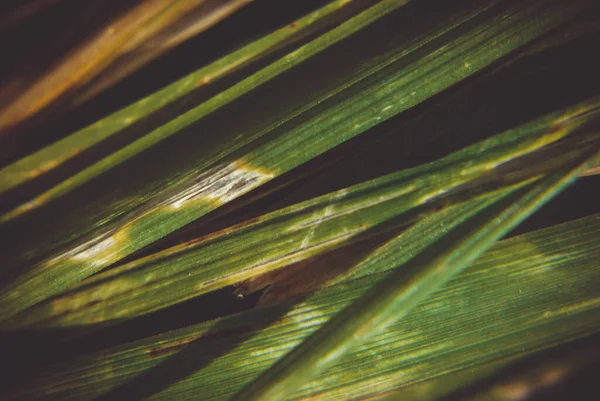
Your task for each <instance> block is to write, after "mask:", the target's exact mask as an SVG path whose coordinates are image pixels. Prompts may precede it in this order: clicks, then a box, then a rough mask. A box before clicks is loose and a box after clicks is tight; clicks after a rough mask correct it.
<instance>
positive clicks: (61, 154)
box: [0, 0, 349, 194]
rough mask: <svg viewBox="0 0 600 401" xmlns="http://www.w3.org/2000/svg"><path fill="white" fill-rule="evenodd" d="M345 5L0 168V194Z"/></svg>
mask: <svg viewBox="0 0 600 401" xmlns="http://www.w3.org/2000/svg"><path fill="white" fill-rule="evenodd" d="M348 4H349V2H348V1H345V0H336V1H332V2H330V3H329V4H327V5H326V6H324V7H322V8H320V9H318V10H316V11H314V12H312V13H310V14H308V15H306V16H305V17H302V18H300V19H298V20H296V21H293V22H292V23H291V24H290V26H286V27H284V28H281V29H278V30H276V31H274V32H273V33H271V34H269V35H267V36H265V37H263V38H261V39H258V40H256V41H254V42H252V43H250V44H248V45H246V46H244V47H242V48H241V49H239V50H236V51H234V52H233V53H231V54H228V55H226V56H224V57H222V58H221V59H219V60H216V61H214V62H212V63H210V64H209V65H207V66H205V67H202V68H200V69H199V70H198V71H195V72H193V73H191V74H189V75H188V76H186V77H184V78H181V79H180V80H178V81H177V82H174V83H173V84H171V85H169V86H167V87H165V88H163V89H161V90H159V91H158V92H156V93H154V94H152V95H150V96H147V97H145V98H144V99H141V100H139V101H137V102H135V103H133V104H132V105H130V106H128V107H125V108H123V109H121V110H119V111H117V112H116V113H113V114H111V115H110V116H108V117H105V118H103V119H101V120H99V121H97V122H96V123H94V124H92V125H90V126H88V127H86V128H83V129H81V130H79V131H77V132H75V133H73V134H71V135H69V136H67V137H65V138H63V139H61V140H59V141H57V142H54V143H53V144H51V145H50V146H47V147H45V148H43V149H41V150H39V151H37V152H35V153H33V154H31V155H29V156H26V157H24V158H22V159H20V160H18V161H16V162H14V163H12V164H10V165H8V166H6V167H3V168H2V169H0V194H1V193H3V192H5V191H8V190H10V189H12V188H14V187H17V186H19V185H23V184H24V183H26V182H28V181H30V180H32V179H34V178H37V177H39V176H40V175H42V174H45V173H47V172H49V171H52V170H54V169H56V168H58V167H60V166H61V165H62V164H64V163H65V162H67V161H68V160H70V159H71V158H73V157H74V156H76V155H77V154H79V153H81V152H83V151H85V150H86V149H88V148H91V147H92V146H94V145H96V144H98V143H99V142H101V141H103V140H105V139H107V138H109V137H111V136H112V135H118V134H120V133H122V131H123V130H124V129H125V128H127V127H129V126H131V125H133V124H135V123H136V122H137V121H140V120H141V119H143V118H145V117H147V116H149V115H150V114H151V113H153V112H155V111H156V110H159V109H161V108H163V107H165V106H166V105H168V104H169V103H172V102H174V101H176V100H177V99H180V98H182V97H183V96H185V95H186V94H188V93H190V92H191V91H193V90H195V89H197V88H198V87H199V86H202V85H206V84H209V83H214V82H215V81H217V80H219V79H220V78H222V77H224V76H226V75H227V74H229V73H231V72H232V71H235V70H236V69H238V68H240V67H242V66H245V65H248V64H249V63H250V62H252V61H256V60H258V59H260V58H261V57H264V56H265V55H267V54H269V53H270V52H271V51H272V50H273V49H276V48H277V47H279V46H281V45H282V44H284V43H289V42H290V41H295V40H298V39H299V37H302V36H304V35H305V34H306V33H305V32H303V31H306V30H307V29H309V28H310V27H311V26H313V25H318V24H319V23H321V22H322V21H323V20H326V19H327V18H329V17H331V15H332V14H334V13H336V12H339V11H340V10H341V9H343V8H345V7H347V5H348Z"/></svg>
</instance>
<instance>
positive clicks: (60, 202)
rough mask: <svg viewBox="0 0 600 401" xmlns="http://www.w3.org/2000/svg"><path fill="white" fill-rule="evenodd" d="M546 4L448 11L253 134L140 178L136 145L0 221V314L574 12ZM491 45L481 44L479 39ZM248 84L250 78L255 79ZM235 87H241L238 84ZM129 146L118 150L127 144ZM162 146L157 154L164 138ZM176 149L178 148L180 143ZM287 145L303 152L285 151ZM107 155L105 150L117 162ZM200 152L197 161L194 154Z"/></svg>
mask: <svg viewBox="0 0 600 401" xmlns="http://www.w3.org/2000/svg"><path fill="white" fill-rule="evenodd" d="M384 3H385V2H383V3H381V4H379V7H382V8H378V9H377V10H379V11H377V10H375V11H376V12H375V11H372V10H371V11H370V12H371V14H369V12H367V11H366V12H365V13H367V14H365V13H363V14H360V15H359V16H357V17H356V18H359V17H360V18H359V20H358V21H359V22H355V23H357V24H358V26H362V25H361V24H363V23H365V21H368V18H367V17H369V18H375V17H377V16H380V15H381V13H384V11H385V10H387V8H386V7H388V8H389V7H392V5H388V6H385V5H384ZM550 3H551V4H554V3H552V2H550ZM385 4H387V3H385ZM555 6H556V7H552V6H549V4H547V2H539V1H532V2H526V3H519V4H503V3H499V4H496V2H484V3H482V5H479V7H478V8H477V9H475V10H473V9H472V8H469V7H466V9H468V10H469V11H468V12H466V11H465V10H464V9H461V10H458V11H457V15H456V17H457V21H453V23H452V24H451V25H447V24H446V26H444V27H442V28H439V27H438V28H437V30H436V31H435V33H431V34H430V36H426V37H417V38H416V39H414V40H413V41H412V42H410V41H409V44H410V46H408V47H407V48H401V49H395V50H394V51H390V52H389V53H388V54H387V55H386V56H385V57H383V58H380V59H379V60H378V64H377V65H376V67H373V68H367V69H366V70H363V71H362V72H361V73H360V74H358V75H357V76H354V77H353V78H352V79H351V80H350V81H347V82H345V83H344V84H343V85H341V86H337V87H335V88H333V89H332V90H330V91H328V92H326V94H325V95H321V96H319V97H317V98H316V99H315V100H314V101H313V102H311V103H309V104H308V105H307V106H306V105H305V106H304V107H303V108H302V109H301V110H300V111H297V110H296V111H294V112H293V113H291V114H287V115H285V116H284V117H283V118H282V119H278V120H276V122H275V123H269V124H267V127H268V128H267V129H265V130H260V131H257V132H254V133H252V134H249V135H247V136H244V135H242V136H240V135H237V136H236V137H235V140H232V141H224V142H223V143H219V144H218V145H217V146H216V147H215V148H212V149H210V150H208V151H205V152H200V153H197V151H196V150H195V149H197V148H195V147H194V148H190V147H189V146H188V149H194V152H193V153H194V154H193V155H191V154H189V153H188V158H187V160H184V161H181V163H180V160H179V159H186V157H182V156H181V155H179V154H178V155H177V160H176V161H169V163H175V165H173V164H166V165H165V166H163V167H164V168H163V169H162V170H161V171H160V174H158V175H153V174H147V173H142V171H143V170H141V169H140V168H146V166H147V165H148V164H147V162H148V161H150V160H155V159H156V157H158V154H156V153H155V152H156V151H157V150H156V149H155V151H154V152H152V149H149V151H151V152H149V153H148V152H144V155H139V156H140V157H137V158H135V160H131V161H130V162H131V163H128V164H127V166H121V167H120V168H117V169H116V170H115V171H112V172H110V174H108V175H106V176H105V177H99V181H98V180H92V181H90V182H88V183H86V186H87V190H88V191H84V190H83V189H82V190H81V191H73V193H70V194H67V195H69V196H63V197H61V198H58V199H55V200H54V201H53V202H50V203H49V204H45V206H44V207H40V208H39V209H38V210H35V211H30V212H28V213H26V214H25V215H24V216H21V218H19V219H17V221H16V222H15V224H18V226H20V227H27V226H28V225H29V224H35V225H36V226H37V229H36V230H35V231H33V232H32V231H28V232H27V233H26V236H27V241H24V238H23V235H20V233H19V231H18V230H14V229H13V226H11V225H10V224H7V227H5V228H4V229H5V230H6V232H11V236H9V240H8V241H6V243H5V244H3V245H4V246H5V247H4V249H6V253H7V254H8V255H13V259H10V258H9V266H11V267H14V269H15V270H16V269H18V271H19V272H22V275H21V276H20V277H19V278H17V280H16V281H14V282H13V283H11V284H10V285H9V286H8V287H6V288H5V289H4V291H3V294H2V295H0V298H1V300H0V304H1V309H2V316H4V317H7V316H9V315H13V314H15V313H17V312H19V311H21V310H24V309H26V308H27V307H29V306H31V305H33V304H35V303H37V302H39V301H41V300H43V299H46V298H48V297H49V296H51V295H53V294H55V293H57V292H59V291H61V290H64V289H66V288H68V287H69V286H71V285H72V284H74V283H76V282H78V281H79V280H81V279H83V278H85V277H87V276H89V275H91V274H93V273H95V272H97V271H99V270H101V269H102V268H104V267H106V266H108V265H110V264H111V263H114V262H116V261H118V260H120V259H121V258H123V257H125V256H127V255H129V254H131V253H132V252H134V251H135V250H137V249H139V248H141V247H143V246H145V245H147V244H150V243H152V242H153V241H155V240H156V239H158V238H160V237H162V236H164V235H166V234H168V233H170V232H172V231H174V230H176V229H177V228H179V227H181V226H183V225H185V224H187V223H189V222H190V221H192V220H194V219H196V218H198V217H200V216H202V215H204V214H206V213H207V212H209V211H211V210H213V209H215V208H216V207H218V206H220V205H222V204H224V203H226V202H228V201H230V200H232V199H234V198H236V197H238V196H240V195H242V194H244V193H246V192H248V191H249V190H251V189H253V188H255V187H257V186H259V185H261V184H262V183H264V182H266V181H268V180H270V179H272V178H273V177H275V176H278V175H280V174H282V173H283V172H285V171H288V170H290V169H292V168H294V167H295V166H297V165H298V164H300V163H303V162H305V161H306V160H308V159H310V158H312V157H314V156H316V155H318V154H320V153H323V152H324V151H326V150H328V149H330V148H331V147H334V146H336V145H338V144H339V143H341V142H343V141H345V140H347V139H349V138H351V137H353V136H356V135H358V134H360V133H362V132H364V131H365V130H367V129H368V128H371V127H373V126H374V125H376V124H378V123H380V122H381V121H384V120H386V119H388V118H390V117H391V116H393V115H395V114H397V113H399V112H401V111H404V110H406V109H408V108H410V107H411V106H413V105H415V104H417V103H419V102H421V101H423V100H424V99H426V98H428V97H430V96H432V95H433V94H435V93H438V92H440V91H441V90H443V89H445V88H447V87H449V86H450V85H452V84H454V83H456V82H458V81H460V80H461V79H463V78H465V77H467V76H470V75H472V74H473V73H474V72H476V71H477V70H479V69H481V68H483V67H485V66H486V65H489V64H490V63H492V62H493V61H495V60H498V59H499V58H500V57H502V56H503V55H505V54H507V53H509V52H510V51H512V50H514V49H516V48H518V47H519V46H522V45H524V44H526V43H528V42H529V41H531V40H533V39H534V38H536V37H538V36H540V35H543V34H544V33H545V32H548V31H549V30H550V29H552V28H553V27H556V26H558V25H559V24H561V23H563V22H565V21H568V20H569V19H570V18H572V17H573V16H574V15H576V14H577V13H578V12H581V11H582V9H581V7H579V6H576V7H575V6H574V7H571V8H570V7H567V8H565V7H559V6H558V5H555ZM365 15H366V16H367V17H365ZM507 15H510V17H511V18H507ZM361 16H362V17H361ZM459 17H460V18H459ZM361 18H363V19H365V20H364V21H363V20H362V19H361ZM352 21H355V20H350V21H348V23H347V24H345V25H343V26H340V29H342V28H343V29H342V31H344V30H345V29H350V28H349V27H352V26H353V25H352V24H354V23H353V22H352ZM434 25H435V24H434ZM344 27H345V28H344ZM333 32H334V31H332V32H330V33H329V34H326V35H325V36H324V37H322V38H319V39H316V40H315V41H313V42H311V43H309V44H308V45H305V46H309V47H310V46H311V44H313V45H314V46H316V48H320V47H319V46H320V45H319V46H317V44H315V43H317V42H318V41H320V40H321V41H323V43H327V40H329V39H328V37H327V35H330V34H333ZM491 41H492V42H493V43H494V46H493V47H491V46H490V44H491V43H492V42H491ZM318 43H321V42H318ZM414 52H418V53H419V55H418V57H416V58H415V57H414V56H415V53H414ZM423 52H424V54H421V53H423ZM300 53H302V52H300ZM309 53H310V52H309ZM294 57H295V56H294ZM274 65H279V64H277V63H275V64H274ZM274 65H272V66H274ZM267 68H269V67H267ZM273 68H275V67H273ZM277 68H278V67H277ZM259 74H260V73H259ZM263 78H264V77H263ZM249 79H250V80H251V81H252V82H254V81H253V80H255V79H256V80H258V81H257V82H262V81H261V79H262V78H260V79H259V78H256V77H255V78H249ZM240 85H242V87H243V86H244V85H245V84H242V83H240ZM232 89H233V88H232ZM223 96H225V95H223ZM227 96H228V95H227ZM227 96H225V97H227ZM199 107H202V106H199ZM211 107H212V106H211ZM198 113H199V112H196V111H191V112H189V113H186V114H185V115H183V116H180V117H178V118H177V119H175V120H173V121H172V122H171V123H169V124H167V125H166V126H164V127H163V128H164V130H166V131H164V132H170V133H175V132H178V131H179V130H180V129H183V128H184V127H185V126H187V125H188V124H190V123H192V122H193V121H195V120H196V119H197V118H199V116H200V115H204V114H202V113H204V112H201V113H200V114H198ZM163 128H161V129H159V130H162V129H163ZM157 132H158V131H155V133H154V134H151V136H147V137H144V138H145V139H144V138H143V139H141V141H150V142H148V144H149V143H154V142H153V140H152V139H151V137H153V138H159V137H162V134H160V135H159V134H158V133H157ZM161 132H162V131H161ZM152 135H154V136H152ZM180 145H181V144H180ZM213 145H214V144H213ZM131 146H133V147H127V149H133V148H135V147H136V146H137V145H136V146H134V144H132V145H131ZM144 147H145V145H144V146H142V148H144ZM162 148H164V149H169V147H168V146H164V144H163V147H162ZM162 148H161V151H162ZM170 149H171V150H174V149H173V148H170ZM176 149H177V151H181V150H182V149H181V147H178V148H176ZM297 149H302V150H303V151H302V152H297V151H296V150H297ZM122 150H123V151H125V149H122ZM119 152H121V151H117V152H116V153H114V154H113V155H111V156H110V157H111V158H112V157H117V158H118V157H120V156H118V154H119ZM127 152H129V151H126V152H125V153H127ZM136 152H137V151H136ZM125 153H123V154H125ZM146 153H147V154H146ZM127 154H129V153H127ZM141 156H144V157H145V158H147V159H144V158H142V157H141ZM192 156H193V157H192ZM200 156H203V157H201V158H200V159H198V157H200ZM190 157H191V158H190ZM198 160H201V161H200V162H198ZM192 161H194V163H192ZM135 163H137V164H138V166H137V167H136V164H135ZM198 164H200V165H198ZM167 166H169V167H167ZM170 167H176V168H174V169H173V171H176V172H173V171H169V168H170ZM85 171H86V170H84V171H82V172H81V173H79V174H82V175H80V177H84V176H85V175H86V174H87V173H86V172H85ZM93 175H95V173H93V174H92V176H93ZM117 177H118V178H117ZM82 179H83V181H86V180H87V178H82ZM76 181H77V180H75V181H72V180H71V179H68V180H66V181H64V182H63V184H64V185H67V186H69V185H71V184H72V183H75V182H76ZM63 184H60V185H63ZM146 184H147V185H146ZM77 185H78V184H77ZM93 186H99V187H105V188H110V190H109V191H107V193H103V194H101V195H100V196H98V194H97V193H93V195H91V197H90V195H89V188H90V187H93ZM165 187H166V189H164V188H165ZM61 191H62V190H60V191H59V192H61ZM61 193H62V192H61ZM57 194H58V192H57ZM44 196H45V195H44ZM42 203H43V202H42ZM72 204H76V205H77V208H76V209H75V210H72V209H70V208H69V206H68V205H72ZM27 208H28V207H26V208H25V209H27ZM65 208H67V210H65ZM23 210H24V209H23ZM11 216H13V215H12V214H11V213H9V214H7V215H5V217H6V219H8V220H10V219H11ZM24 244H26V245H27V246H26V249H24V248H23V246H24Z"/></svg>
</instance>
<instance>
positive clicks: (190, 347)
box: [6, 199, 600, 400]
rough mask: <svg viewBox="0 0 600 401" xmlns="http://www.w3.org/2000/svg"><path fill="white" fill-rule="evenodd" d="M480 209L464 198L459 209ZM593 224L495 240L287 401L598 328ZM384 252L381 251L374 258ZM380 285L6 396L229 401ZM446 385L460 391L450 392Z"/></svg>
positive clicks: (225, 326)
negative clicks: (418, 303)
mask: <svg viewBox="0 0 600 401" xmlns="http://www.w3.org/2000/svg"><path fill="white" fill-rule="evenodd" d="M481 203H482V200H481V199H474V200H471V201H469V202H468V203H466V204H464V205H463V209H462V210H465V209H464V208H468V207H472V206H475V205H477V204H480V205H481ZM460 209H461V206H459V205H457V206H454V207H450V208H448V209H446V210H445V211H441V212H440V213H442V214H443V215H442V214H440V215H434V216H431V217H430V218H428V219H425V220H423V221H422V222H420V223H419V224H418V226H419V228H421V229H424V230H425V231H426V232H428V233H430V234H434V235H433V238H434V239H433V240H429V237H425V236H424V237H421V238H417V237H415V236H413V235H414V234H416V233H417V232H416V231H413V233H412V234H413V235H410V236H408V241H409V248H410V247H411V246H413V245H411V244H412V243H413V242H414V243H419V242H423V243H424V244H423V245H417V247H418V249H417V250H416V252H413V251H410V250H407V251H406V252H404V251H403V249H402V248H397V247H396V248H394V250H395V251H396V252H399V254H398V261H400V262H402V261H406V260H410V259H411V258H412V257H413V256H414V255H415V253H420V252H421V251H422V250H426V249H427V245H426V244H428V245H431V244H432V243H435V242H436V239H437V238H439V237H440V236H443V235H444V232H445V231H446V228H445V224H444V223H450V222H452V220H453V219H454V215H453V214H452V213H450V212H449V211H453V212H456V211H459V210H460ZM465 217H466V218H468V216H465ZM461 221H463V222H464V221H465V219H462V220H461ZM467 221H468V220H467ZM599 221H600V220H599V216H598V215H595V216H590V217H588V218H585V219H582V220H578V221H573V222H570V223H567V224H564V225H561V226H556V227H552V228H548V229H544V230H540V231H537V232H533V233H528V234H525V235H522V236H519V237H514V238H511V239H508V240H505V241H501V242H499V243H497V244H496V245H494V246H493V247H492V248H491V249H490V250H489V251H487V252H486V253H485V254H484V255H483V256H481V257H480V258H479V259H478V260H477V261H476V262H475V263H474V264H473V265H472V266H471V267H469V268H468V269H467V270H466V271H464V272H463V273H461V274H459V275H458V276H457V277H455V278H454V279H452V280H451V281H450V282H449V283H447V284H446V285H445V286H444V287H443V288H442V289H441V290H440V291H438V292H437V293H436V294H435V295H433V296H432V297H431V298H429V299H428V300H426V301H425V302H423V304H422V305H421V306H419V307H417V309H416V310H414V311H413V312H411V313H409V314H408V315H407V316H406V318H405V319H403V321H402V322H399V323H398V324H394V325H392V326H391V327H390V328H389V329H388V330H387V331H386V332H385V333H383V334H379V335H377V336H376V337H374V338H373V339H371V340H369V341H368V342H367V343H366V344H364V345H362V346H359V347H357V348H356V349H355V350H354V351H353V352H352V353H351V354H349V355H348V356H346V357H345V358H343V359H342V360H341V361H339V362H338V363H336V364H335V365H334V367H332V368H331V369H329V370H328V371H327V374H326V375H324V376H322V378H320V379H316V380H313V381H311V382H310V383H309V384H307V385H305V386H304V387H303V388H302V389H301V390H299V391H298V392H296V393H295V394H294V395H293V396H292V397H291V398H289V399H308V398H310V399H317V400H331V399H347V398H354V397H357V398H358V397H367V396H375V395H377V394H382V395H385V393H386V392H387V391H391V390H395V391H398V390H399V388H400V390H399V391H402V388H404V387H409V388H410V386H412V385H413V384H417V383H422V382H423V381H424V380H427V379H433V378H443V377H444V376H446V375H448V374H450V373H453V372H457V373H460V372H462V374H463V376H465V377H466V378H467V380H466V381H467V382H468V378H469V373H468V372H469V371H471V369H474V368H477V367H479V366H482V367H484V366H486V365H487V364H488V363H489V362H492V361H499V360H502V359H504V358H514V357H516V356H522V355H526V354H529V353H532V352H536V351H539V350H540V349H544V348H547V347H551V346H554V345H556V344H557V343H561V342H565V341H570V340H573V339H575V338H579V337H582V336H585V335H587V334H590V333H594V332H596V331H597V330H598V329H599V328H600V320H599V317H600V314H599V312H598V295H599V294H598V287H597V277H598V266H599V263H598V262H599V261H600V248H599V245H598V244H599V243H600V242H599V240H600V230H599V227H600V225H599V224H598V222H599ZM451 226H452V225H451ZM453 226H460V222H455V224H453ZM421 246H423V248H421ZM413 249H415V248H413ZM388 253H389V250H387V251H386V250H384V249H381V250H377V251H375V254H374V255H373V256H375V258H370V260H371V261H373V260H377V259H378V258H377V255H378V254H380V255H386V254H388ZM381 259H382V260H381V263H377V262H375V263H372V262H367V263H368V264H369V265H371V266H372V267H375V265H379V266H380V267H381V269H382V271H385V270H386V269H387V268H389V267H390V266H389V264H388V263H387V262H388V261H389V259H388V260H383V259H385V257H384V258H381ZM383 274H387V275H389V274H395V273H393V272H387V273H383ZM382 277H388V276H382V275H381V274H375V275H371V274H366V275H364V276H360V275H357V278H356V279H353V280H347V281H342V282H340V283H338V284H336V285H333V286H331V287H328V288H325V289H324V290H322V291H321V292H319V293H317V294H315V295H311V296H309V297H308V298H306V299H305V300H302V299H296V300H290V301H286V302H282V303H279V304H276V305H272V306H269V307H265V308H261V309H257V310H253V311H249V312H245V313H243V314H239V315H235V316H231V317H227V318H224V319H221V320H217V321H211V322H207V323H203V324H200V325H197V326H193V327H189V328H186V329H181V330H178V331H173V332H169V333H164V334H161V335H159V336H156V337H152V338H148V339H142V340H139V341H136V342H134V343H131V344H124V345H122V346H118V347H116V348H113V349H110V350H105V351H102V352H99V353H97V354H94V355H89V356H85V357H81V358H77V359H75V360H72V361H69V362H64V363H61V364H59V365H56V366H52V367H49V368H48V369H47V370H46V371H45V372H46V373H45V374H43V375H42V376H41V377H40V378H39V379H38V380H36V381H34V382H29V383H28V385H27V388H26V389H21V390H20V391H18V392H14V393H13V394H12V395H10V396H7V398H6V399H28V400H37V399H40V400H45V399H58V398H60V399H65V400H69V399H78V400H85V399H107V400H108V399H123V398H127V397H130V399H131V397H134V398H135V397H142V396H144V397H150V399H156V400H158V399H173V398H177V399H183V400H185V399H196V397H197V396H198V394H199V393H201V394H202V395H203V397H204V399H207V400H209V399H210V400H220V399H223V400H224V399H228V397H230V396H231V395H232V394H234V393H235V392H237V391H239V390H240V389H241V388H242V387H243V386H244V385H245V384H246V383H248V382H249V381H251V380H252V379H253V378H255V377H256V376H257V375H259V374H260V372H261V371H263V370H264V369H265V368H267V367H268V366H270V365H271V364H273V362H275V361H276V360H278V359H280V358H281V357H282V356H283V355H285V354H286V353H287V352H288V351H289V350H290V349H293V348H294V347H295V346H297V345H298V344H299V343H301V342H302V340H303V339H304V338H306V337H307V336H309V335H310V334H311V333H314V332H315V331H316V330H317V329H318V328H319V327H321V326H323V324H324V323H325V322H326V321H328V319H329V318H331V317H332V316H333V315H335V314H336V313H338V312H339V311H341V310H343V309H344V308H345V307H347V306H348V305H349V304H350V303H351V302H352V301H354V300H356V299H358V298H359V297H360V296H361V295H363V294H365V293H367V292H368V291H369V290H370V289H371V288H372V287H373V285H374V284H375V283H377V282H381V280H382ZM367 367H368V369H367ZM331 383H335V385H331ZM451 389H456V387H452V386H449V387H448V388H447V390H446V391H450V390H451ZM102 394H104V397H100V396H101V395H102ZM443 394H444V392H443V391H442V392H441V394H438V396H439V395H443ZM396 395H397V394H396Z"/></svg>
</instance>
